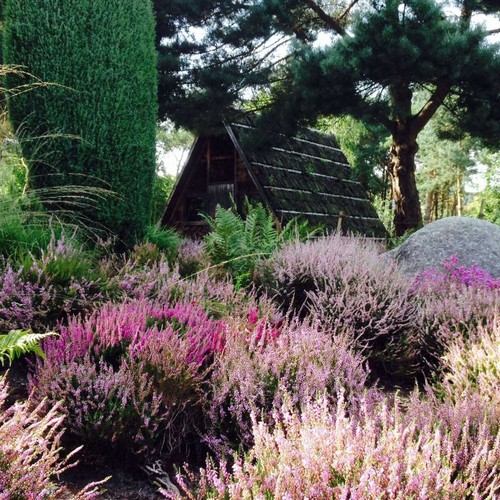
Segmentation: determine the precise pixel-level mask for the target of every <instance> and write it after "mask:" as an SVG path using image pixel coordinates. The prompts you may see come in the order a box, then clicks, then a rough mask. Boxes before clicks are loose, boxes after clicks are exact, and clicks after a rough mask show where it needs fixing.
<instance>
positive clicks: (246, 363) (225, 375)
mask: <svg viewBox="0 0 500 500" xmlns="http://www.w3.org/2000/svg"><path fill="white" fill-rule="evenodd" d="M366 379H367V373H366V372H365V370H364V368H363V360H362V358H361V357H359V356H358V355H356V354H354V353H352V352H351V351H350V350H349V348H348V345H347V343H346V341H345V339H344V338H342V337H336V338H332V337H331V336H330V335H328V334H326V333H325V332H323V331H321V330H318V329H317V328H314V327H312V326H307V325H299V324H293V325H290V326H282V327H281V328H280V329H279V330H276V327H275V326H273V325H272V324H267V325H263V324H259V325H257V328H255V327H254V326H253V325H250V327H249V328H248V329H247V331H246V332H244V331H242V330H241V329H240V330H238V331H237V333H235V334H234V335H232V336H229V337H228V339H227V343H226V347H225V349H224V351H223V352H222V353H221V354H220V355H217V357H216V363H215V367H214V372H213V375H212V377H211V386H212V387H211V393H212V396H211V400H210V407H209V410H208V414H207V417H208V421H209V424H208V427H209V431H208V433H207V436H206V441H207V443H208V444H209V446H210V447H211V448H212V449H213V450H214V451H215V452H216V453H217V454H218V455H220V454H225V453H227V452H229V450H230V449H231V448H238V447H240V446H243V447H248V446H249V445H250V444H251V443H252V440H253V436H252V431H251V419H250V415H251V413H252V412H255V413H257V414H258V415H261V414H262V417H263V418H264V419H267V418H268V417H269V418H270V417H271V412H272V411H273V410H274V409H277V408H280V407H281V406H282V405H283V402H284V401H285V400H288V401H290V403H291V404H293V405H294V406H295V407H300V406H302V405H303V404H305V403H306V402H308V401H310V400H311V398H314V397H315V396H316V395H317V394H318V393H321V394H322V393H324V392H325V391H326V392H328V394H329V397H330V398H332V399H335V398H336V397H337V396H338V395H339V393H340V392H342V391H347V393H348V394H349V397H350V402H351V404H353V405H354V404H355V402H356V400H357V399H358V398H359V397H360V395H361V394H362V393H363V390H364V386H365V382H366Z"/></svg>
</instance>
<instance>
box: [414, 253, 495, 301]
mask: <svg viewBox="0 0 500 500" xmlns="http://www.w3.org/2000/svg"><path fill="white" fill-rule="evenodd" d="M441 266H442V270H440V269H436V268H434V267H433V268H431V269H426V270H425V271H422V272H421V273H419V275H418V276H417V278H416V279H415V287H416V288H417V289H418V290H422V289H423V290H429V289H431V290H435V291H438V292H439V291H440V292H442V291H443V289H444V288H446V287H451V286H453V285H465V286H471V287H476V288H486V289H490V290H494V289H499V288H500V279H495V278H493V277H492V276H491V274H490V273H489V272H488V271H485V270H484V269H481V268H480V267H478V266H477V265H476V264H474V265H472V266H471V267H466V266H461V265H460V260H459V258H458V257H457V256H456V255H452V256H450V257H449V258H448V259H444V260H443V261H442V262H441Z"/></svg>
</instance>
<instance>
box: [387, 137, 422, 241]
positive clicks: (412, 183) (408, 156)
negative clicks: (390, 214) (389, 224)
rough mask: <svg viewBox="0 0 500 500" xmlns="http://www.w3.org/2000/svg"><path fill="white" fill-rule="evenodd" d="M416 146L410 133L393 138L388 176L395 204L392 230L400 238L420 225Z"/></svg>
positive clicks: (420, 213)
mask: <svg viewBox="0 0 500 500" xmlns="http://www.w3.org/2000/svg"><path fill="white" fill-rule="evenodd" d="M417 150H418V145H417V142H416V141H415V140H412V138H411V134H410V133H401V134H398V136H397V137H394V136H393V143H392V146H391V149H390V155H391V162H390V165H389V175H390V178H391V184H392V192H393V196H394V202H395V212H394V230H395V233H396V236H402V235H403V234H404V233H405V232H406V231H408V230H410V229H415V228H418V227H420V226H421V225H422V211H421V208H420V200H419V197H418V191H417V183H416V179H415V169H416V167H415V155H416V154H417Z"/></svg>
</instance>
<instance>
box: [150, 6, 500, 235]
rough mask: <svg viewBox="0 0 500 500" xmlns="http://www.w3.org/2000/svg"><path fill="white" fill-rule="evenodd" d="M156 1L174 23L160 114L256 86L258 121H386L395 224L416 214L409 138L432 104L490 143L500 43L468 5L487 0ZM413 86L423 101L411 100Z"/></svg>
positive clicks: (191, 119)
mask: <svg viewBox="0 0 500 500" xmlns="http://www.w3.org/2000/svg"><path fill="white" fill-rule="evenodd" d="M167 4H169V5H170V3H169V2H165V1H164V0H163V1H161V0H156V2H155V5H156V9H157V16H158V18H159V19H164V18H168V19H170V23H171V26H176V27H177V30H176V32H175V35H173V34H172V32H170V33H165V34H166V36H167V37H168V36H170V38H167V39H163V42H162V46H161V52H162V53H164V54H169V57H170V62H171V65H170V67H169V69H170V70H172V69H175V68H176V69H177V72H174V76H173V77H172V76H169V79H168V82H169V87H168V90H169V93H168V95H166V94H165V93H162V92H160V101H161V104H162V110H163V112H166V113H168V114H169V115H170V117H172V118H173V119H174V120H176V121H177V122H178V123H180V124H183V125H187V126H191V127H203V126H206V125H207V124H210V123H211V122H216V121H218V120H220V117H221V115H223V116H225V117H226V119H230V117H231V115H232V113H234V112H238V110H241V109H242V107H241V103H242V102H243V101H247V105H246V107H245V109H248V107H249V106H248V100H249V98H250V101H251V100H252V99H251V98H252V96H253V95H258V96H259V99H257V100H255V101H254V103H256V104H257V107H260V108H264V110H265V112H264V113H263V118H262V119H263V120H264V122H265V120H266V116H267V118H268V119H269V120H271V121H272V123H274V124H276V123H279V124H280V125H281V127H282V128H283V130H287V129H289V130H290V131H292V129H293V127H294V126H296V125H297V124H308V123H315V122H316V121H317V119H318V118H320V117H323V116H332V115H333V116H335V115H346V114H347V115H351V116H354V117H356V118H359V119H361V120H363V121H365V122H366V123H369V122H371V123H378V124H381V125H383V126H385V127H386V129H387V130H388V131H389V132H390V134H391V135H392V138H393V145H392V147H391V156H392V158H393V161H392V165H393V167H392V174H391V178H392V182H393V191H394V193H395V199H396V205H397V206H396V217H398V213H399V217H400V219H401V221H402V222H401V225H400V227H399V228H398V224H397V222H396V230H397V232H399V233H401V232H404V230H406V229H408V228H411V227H416V226H418V225H419V224H420V223H421V215H420V206H419V204H418V193H417V191H416V186H415V182H414V170H415V164H414V156H415V153H416V152H417V150H418V145H417V136H418V134H419V132H420V131H421V130H422V129H423V128H424V127H425V125H426V124H427V123H428V122H429V120H430V119H431V118H432V117H433V116H434V114H435V113H436V111H437V110H438V109H439V108H440V107H441V106H443V105H444V106H447V107H448V108H449V109H450V110H451V111H452V112H453V116H454V120H455V123H454V129H455V132H456V131H466V132H469V133H471V134H473V135H476V136H479V137H482V138H484V139H485V140H488V141H490V142H491V143H494V142H498V141H500V119H499V118H500V117H499V111H498V110H499V109H500V106H499V105H500V47H499V45H498V44H497V45H495V44H493V43H488V32H487V31H486V29H485V28H483V27H481V26H477V25H475V24H474V23H472V19H473V15H474V14H475V13H489V14H498V12H499V11H500V7H499V6H498V2H496V1H493V0H462V1H461V2H460V1H455V2H451V1H450V2H442V1H441V2H440V1H437V0H351V1H343V0H337V1H334V2H331V1H323V0H306V1H298V0H260V1H258V0H255V1H251V2H248V1H240V0H232V1H227V2H208V3H207V2H201V4H200V2H199V1H198V0H194V1H189V0H178V1H177V2H175V6H176V9H177V10H176V11H175V12H173V11H172V10H168V6H167ZM200 5H201V6H202V7H200ZM451 7H455V9H451ZM198 8H200V10H197V9H198ZM183 22H187V23H188V24H189V23H191V25H192V26H205V28H204V30H197V31H193V30H192V29H191V30H189V29H188V28H187V25H183V24H182V23H183ZM205 22H206V23H207V24H206V25H205V24H204V23H205ZM174 61H175V64H174ZM421 89H425V90H426V91H427V92H428V95H429V99H428V101H427V102H426V103H424V105H423V106H421V107H419V108H416V107H415V103H414V99H413V96H414V94H415V92H417V91H419V90H421ZM161 90H164V89H161ZM263 95H264V96H265V98H264V99H263V98H262V96H263Z"/></svg>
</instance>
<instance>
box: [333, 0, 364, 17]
mask: <svg viewBox="0 0 500 500" xmlns="http://www.w3.org/2000/svg"><path fill="white" fill-rule="evenodd" d="M358 2H359V0H352V2H351V4H350V5H348V6H347V7H346V9H345V10H344V12H342V14H340V16H339V17H338V19H337V20H338V21H342V20H343V19H345V18H346V17H347V16H348V15H349V12H351V9H352V8H353V7H354V6H355V5H356V4H357V3H358Z"/></svg>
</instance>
